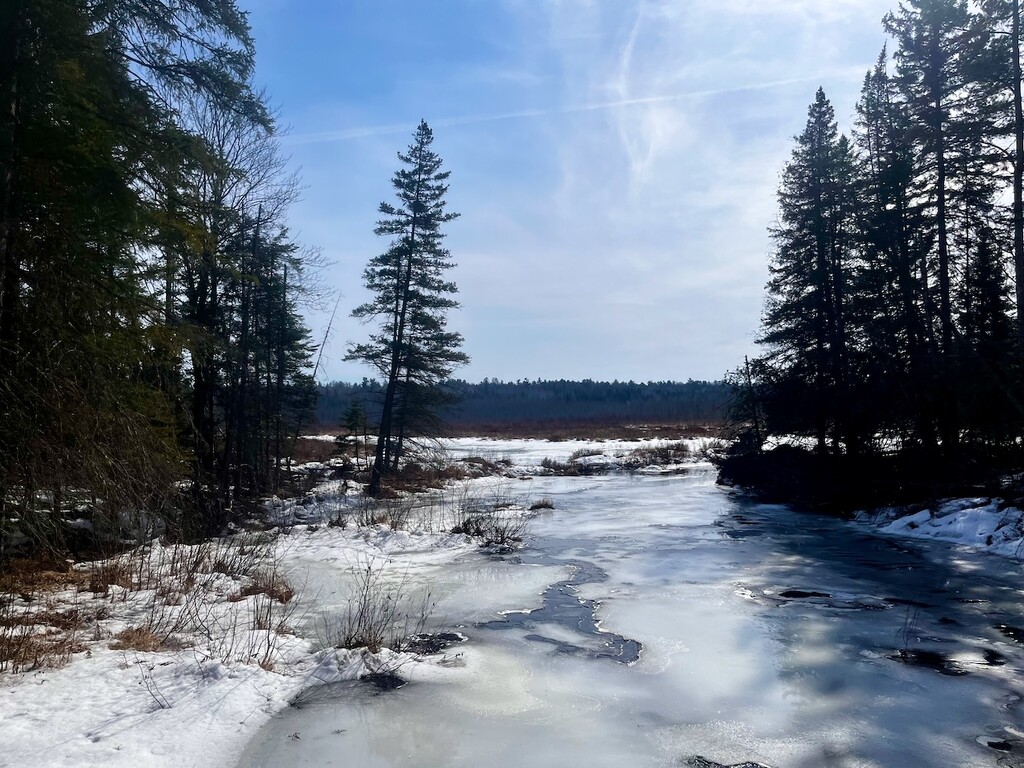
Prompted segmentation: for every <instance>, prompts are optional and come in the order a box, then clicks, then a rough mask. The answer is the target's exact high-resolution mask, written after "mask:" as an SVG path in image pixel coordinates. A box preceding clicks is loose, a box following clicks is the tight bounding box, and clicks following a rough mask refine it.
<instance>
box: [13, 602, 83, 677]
mask: <svg viewBox="0 0 1024 768" xmlns="http://www.w3.org/2000/svg"><path fill="white" fill-rule="evenodd" d="M18 599H19V598H15V597H14V596H13V595H11V594H7V595H4V596H2V597H0V672H8V671H9V672H14V673H18V672H28V671H31V670H34V669H39V668H42V667H60V666H63V665H64V664H66V663H67V662H68V661H70V659H71V657H72V655H74V654H76V653H80V652H81V651H83V650H85V645H84V644H83V643H82V641H81V638H82V632H83V629H84V627H85V626H86V625H87V624H88V623H89V622H91V621H95V620H96V619H97V618H98V616H99V612H98V611H94V612H93V613H92V614H86V612H85V611H82V610H80V609H78V608H68V609H64V610H57V609H56V608H49V607H48V608H45V609H43V610H31V608H32V606H31V604H25V603H23V604H16V600H18Z"/></svg>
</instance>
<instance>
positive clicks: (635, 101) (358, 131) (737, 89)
mask: <svg viewBox="0 0 1024 768" xmlns="http://www.w3.org/2000/svg"><path fill="white" fill-rule="evenodd" d="M868 69H869V67H864V68H857V69H854V68H852V67H851V68H848V69H841V70H833V71H831V72H824V73H819V74H818V75H815V76H814V77H794V78H789V79H786V80H771V81H769V82H764V83H752V84H750V85H737V86H732V87H729V88H708V89H705V90H700V91H687V92H685V93H673V94H667V95H662V96H641V97H637V98H632V99H617V100H615V101H601V102H595V103H593V104H575V105H570V106H566V107H555V108H551V109H523V110H519V111H515V112H498V113H494V114H489V115H462V116H459V117H442V118H436V119H434V120H431V121H430V124H431V125H432V126H434V127H449V126H455V125H475V124H479V123H493V122H498V121H500V120H520V119H523V118H529V117H547V116H551V115H571V114H577V113H582V112H599V111H601V110H606V109H616V108H619V107H632V106H640V105H644V104H661V103H665V102H672V101H683V100H685V99H701V98H706V97H708V96H725V95H728V94H731V93H744V92H749V91H765V90H770V89H772V88H781V87H784V86H787V85H800V84H803V83H813V82H821V81H822V80H837V79H844V80H845V79H850V78H852V77H857V78H860V77H863V76H864V73H865V72H866V71H867V70H868ZM408 130H409V125H408V124H407V123H402V124H396V125H369V126H361V127H356V128H343V129H341V130H338V131H324V132H322V133H303V134H298V135H293V136H285V137H284V138H283V140H284V142H285V143H287V144H319V143H323V142H332V141H349V140H351V139H362V138H367V137H370V136H383V135H387V134H391V133H405V132H407V131H408Z"/></svg>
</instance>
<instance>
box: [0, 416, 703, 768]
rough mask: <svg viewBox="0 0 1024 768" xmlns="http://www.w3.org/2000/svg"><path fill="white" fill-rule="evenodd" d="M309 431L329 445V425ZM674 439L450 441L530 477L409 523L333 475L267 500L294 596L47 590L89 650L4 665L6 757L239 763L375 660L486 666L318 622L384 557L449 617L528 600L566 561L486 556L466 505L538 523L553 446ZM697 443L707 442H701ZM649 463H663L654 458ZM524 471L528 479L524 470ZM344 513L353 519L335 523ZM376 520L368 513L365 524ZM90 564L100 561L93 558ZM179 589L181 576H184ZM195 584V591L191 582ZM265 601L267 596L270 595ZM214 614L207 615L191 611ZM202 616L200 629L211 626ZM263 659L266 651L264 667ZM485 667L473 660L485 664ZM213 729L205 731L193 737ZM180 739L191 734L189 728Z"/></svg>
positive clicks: (163, 570) (385, 664) (37, 761)
mask: <svg viewBox="0 0 1024 768" xmlns="http://www.w3.org/2000/svg"><path fill="white" fill-rule="evenodd" d="M305 437H306V438H307V439H311V440H322V441H333V440H334V439H335V438H334V436H332V435H307V436H305ZM666 442H669V441H664V440H643V441H601V442H592V441H585V440H573V441H563V442H547V441H537V440H501V441H496V440H486V439H476V438H462V439H458V440H452V441H446V442H445V444H444V446H443V447H445V448H446V449H447V450H449V451H450V452H451V453H452V454H453V456H454V457H456V458H459V457H470V456H482V457H494V458H495V459H499V458H509V459H511V460H512V461H514V462H515V466H513V467H510V469H511V470H512V471H511V472H510V474H513V475H515V476H518V477H519V478H520V479H518V480H516V479H508V478H500V477H499V478H495V477H485V478H479V479H475V480H471V481H467V482H465V483H463V484H460V485H458V486H455V487H453V488H449V489H446V490H443V491H440V492H433V493H431V494H428V495H426V496H420V497H417V498H416V499H414V500H413V502H412V503H411V505H410V508H409V511H408V519H407V520H406V521H405V527H406V530H392V529H391V528H390V527H388V526H387V525H384V524H374V525H364V526H362V527H360V526H357V525H356V522H358V517H359V504H360V496H359V493H360V491H361V487H360V486H359V485H358V484H354V483H347V482H344V481H333V480H326V481H324V482H321V483H320V484H318V485H317V487H316V488H315V489H314V490H313V492H312V493H311V494H309V495H308V496H307V497H305V498H303V499H276V498H272V499H270V500H269V501H268V502H267V503H266V505H265V512H266V519H267V520H268V522H270V523H271V524H273V525H276V526H279V527H280V533H279V534H278V535H276V537H275V538H274V540H273V542H272V544H271V545H270V549H269V551H268V554H267V557H268V561H269V562H270V563H271V564H273V565H274V566H275V567H276V568H277V569H279V571H280V572H281V573H283V574H285V575H286V576H287V578H288V581H289V583H290V584H291V585H292V586H293V588H294V589H295V590H296V596H295V598H294V599H293V600H292V601H291V602H289V603H288V604H287V605H285V606H282V605H280V604H278V603H276V602H274V601H273V600H270V599H269V598H268V597H267V596H266V595H259V594H257V595H255V596H251V597H244V598H243V597H241V596H240V595H239V591H240V589H241V588H242V586H243V585H244V584H246V583H248V582H247V581H246V580H245V577H242V578H241V579H238V578H233V577H231V576H228V575H226V574H220V573H209V574H205V575H204V576H203V580H202V584H201V586H197V587H195V588H189V589H183V590H182V594H181V595H180V596H178V597H177V598H174V599H167V600H164V598H163V597H161V595H160V594H159V590H161V589H164V590H165V591H166V586H164V587H161V586H160V584H159V583H154V584H148V585H146V588H145V589H140V588H136V589H133V590H131V591H129V590H124V589H122V588H120V587H118V586H117V585H116V584H112V585H111V586H110V587H109V590H108V592H107V594H106V595H93V594H91V593H89V592H85V591H82V592H78V591H76V590H74V589H69V590H65V591H64V592H59V593H54V594H50V595H47V596H46V599H45V606H43V605H42V601H41V600H40V601H37V602H36V603H35V604H25V605H19V606H17V607H16V610H18V611H21V612H25V613H31V612H33V611H39V610H42V609H43V608H44V607H45V608H48V609H66V608H73V607H79V608H81V609H82V610H83V611H84V612H85V613H86V614H89V615H93V614H95V615H96V618H95V620H94V621H93V622H92V624H91V625H90V627H89V628H87V629H86V630H85V631H84V633H83V635H84V636H79V637H76V638H75V639H76V641H78V642H79V643H80V647H81V650H80V652H77V653H74V654H72V656H71V657H70V661H69V663H67V664H64V665H63V666H58V667H56V668H43V669H38V670H35V671H30V672H22V673H18V674H11V673H9V674H4V675H2V676H0V721H2V722H3V728H2V730H0V766H15V765H16V766H19V768H36V767H38V768H43V767H44V766H45V767H49V766H83V765H100V764H102V765H110V766H120V765H124V766H128V765H131V766H139V767H141V768H162V767H163V766H175V767H177V766H192V767H194V768H201V767H202V766H222V765H228V764H231V763H232V762H233V761H234V760H235V759H236V758H237V756H238V755H239V754H240V753H241V751H242V749H243V747H244V745H245V744H246V743H247V742H248V741H249V740H250V739H251V738H252V736H253V734H254V733H255V732H256V731H258V729H259V728H260V727H261V726H262V725H264V724H265V723H266V722H267V721H268V719H269V718H271V717H272V716H273V715H274V714H275V713H278V712H280V711H281V710H282V709H283V708H285V707H287V705H288V703H289V702H290V701H292V700H293V699H294V698H295V697H296V696H297V695H299V694H300V693H302V692H304V691H308V690H310V689H312V688H317V687H320V686H330V685H334V684H337V683H339V682H342V681H345V680H354V679H356V678H358V677H359V676H361V675H362V674H364V673H366V672H376V671H381V670H394V669H399V668H400V669H401V674H402V676H403V677H405V678H407V679H413V680H415V679H431V680H443V679H447V678H450V677H452V676H456V677H458V676H459V675H466V674H471V675H472V674H480V672H479V665H478V664H476V662H475V660H479V658H480V655H479V652H478V651H476V650H474V649H462V648H460V649H458V652H457V656H458V659H459V661H458V663H457V664H452V663H440V662H450V661H451V659H449V658H447V657H442V658H441V659H432V658H427V659H424V658H419V657H416V656H414V655H412V654H398V653H393V652H391V651H388V650H387V649H384V650H382V651H381V652H380V653H377V654H371V653H369V652H368V651H366V649H357V650H341V649H334V648H326V649H324V650H321V648H320V646H321V645H322V644H323V638H320V637H318V631H317V627H318V625H321V624H323V622H324V617H325V616H327V615H330V614H331V613H334V614H337V612H339V611H343V610H344V608H345V606H346V605H347V603H348V601H349V600H350V598H351V594H352V590H353V587H354V585H355V583H356V581H357V579H358V574H359V573H361V572H362V571H363V570H365V569H366V568H370V569H372V570H373V571H374V572H375V573H376V574H377V575H378V576H379V578H380V579H381V580H382V583H387V584H390V585H392V586H393V587H396V588H401V589H404V590H405V591H406V594H405V599H408V600H409V601H410V603H411V602H412V601H414V600H417V599H429V600H430V601H431V604H432V605H433V606H434V609H435V610H436V611H437V613H438V615H440V616H443V615H444V613H445V612H447V611H449V609H451V610H456V607H457V612H458V615H459V616H461V617H463V619H466V620H487V619H490V618H494V617H495V616H497V615H498V613H499V611H503V610H504V611H507V610H509V609H510V607H511V609H512V610H531V609H532V608H534V607H536V605H537V600H538V599H539V598H538V595H539V593H540V592H541V591H543V589H544V588H545V587H546V586H547V585H548V584H550V583H552V582H554V581H557V580H558V579H560V578H564V576H565V569H564V568H562V567H560V566H545V565H526V566H523V565H519V566H518V567H514V566H512V565H510V564H508V563H504V562H496V561H492V560H489V559H488V558H486V557H485V556H482V555H481V553H480V544H479V541H478V540H474V539H471V538H470V537H469V536H465V535H462V534H451V533H447V532H446V531H448V530H451V527H452V518H451V516H452V515H453V514H455V511H454V510H455V509H456V507H457V506H458V504H459V503H465V501H466V499H467V498H469V497H474V498H479V499H483V500H485V501H486V500H490V501H491V502H492V503H495V505H496V506H497V504H496V502H498V501H500V502H501V507H502V510H501V512H500V515H501V516H502V518H503V519H505V520H508V521H512V524H515V521H516V520H519V519H526V518H528V517H530V516H532V514H533V513H530V512H528V511H527V506H528V505H529V503H530V501H531V500H532V499H531V498H530V496H529V494H530V493H531V492H532V490H533V489H532V486H531V484H530V482H529V481H528V477H529V475H530V474H532V473H535V472H537V471H538V470H539V469H540V464H541V462H542V461H543V460H544V459H545V458H551V459H554V460H558V461H567V460H568V459H569V457H570V456H571V454H573V452H575V451H580V450H591V451H599V453H598V454H597V455H594V456H588V457H583V458H582V459H581V461H586V462H593V463H606V464H608V465H610V466H614V465H615V464H616V462H617V460H618V458H620V457H621V456H622V455H624V454H625V453H627V452H629V451H632V450H634V449H636V448H638V447H653V446H657V445H661V444H664V443H666ZM690 442H691V443H692V444H693V445H692V447H693V449H694V450H695V451H696V450H697V449H698V448H699V447H700V441H690ZM331 466H332V462H331V461H328V462H309V463H307V464H305V465H303V466H301V467H297V468H296V469H297V470H299V471H307V472H315V471H321V472H322V471H325V470H327V469H329V468H330V467H331ZM648 471H650V472H662V471H665V468H664V467H652V468H650V469H649V470H648ZM524 480H525V481H526V482H524ZM331 521H333V522H334V523H339V522H344V523H345V526H344V527H339V526H337V525H328V523H329V522H331ZM363 522H366V521H363ZM147 551H148V552H149V554H148V555H147V556H146V557H148V561H147V562H148V564H149V567H150V569H151V572H152V578H153V579H154V580H156V581H160V580H161V579H166V578H168V574H169V573H170V570H171V566H169V565H168V562H169V560H170V559H171V558H172V557H174V556H175V552H177V555H178V556H182V555H183V553H188V552H191V551H192V550H190V549H189V548H179V549H178V550H175V549H174V548H171V547H161V546H160V544H159V542H153V543H152V544H151V545H149V548H148V550H147ZM86 567H89V566H86ZM179 586H180V585H179ZM186 593H187V594H186ZM261 600H262V602H260V601H261ZM155 606H160V607H159V612H160V616H159V617H157V618H159V620H160V621H161V622H163V623H164V624H165V625H166V626H170V625H172V624H173V625H176V624H182V627H181V628H180V631H176V632H174V633H170V634H173V639H174V640H175V642H176V643H177V644H178V646H179V649H177V650H173V649H172V650H161V651H158V652H150V651H144V650H130V649H121V650H119V649H116V648H115V647H113V646H117V645H118V641H117V637H116V636H117V635H118V634H119V633H120V632H122V631H124V630H127V629H130V628H134V627H140V626H145V625H147V622H150V623H152V621H153V620H154V619H153V613H154V611H156V610H157V608H155ZM268 606H269V609H271V610H273V611H274V614H273V615H274V622H279V621H280V622H282V623H284V624H286V625H287V631H286V632H284V633H283V634H282V633H279V632H277V631H274V630H273V629H254V628H253V626H254V625H253V621H254V617H255V616H256V614H257V612H258V611H259V610H266V609H268ZM192 614H194V615H195V616H200V615H201V616H203V617H204V620H203V621H202V622H192V623H193V624H195V625H196V626H191V625H189V626H185V625H186V624H189V622H187V621H185V618H187V617H188V616H190V615H192ZM200 625H201V626H200ZM257 661H262V662H263V665H262V666H261V665H260V664H258V663H255V662H257ZM474 669H476V670H477V672H473V670H474ZM198 734H202V738H196V737H195V736H194V735H198ZM183 735H188V736H185V737H183Z"/></svg>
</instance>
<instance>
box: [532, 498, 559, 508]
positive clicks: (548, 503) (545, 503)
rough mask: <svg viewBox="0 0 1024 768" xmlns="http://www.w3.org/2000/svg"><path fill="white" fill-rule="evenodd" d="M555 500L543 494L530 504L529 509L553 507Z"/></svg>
mask: <svg viewBox="0 0 1024 768" xmlns="http://www.w3.org/2000/svg"><path fill="white" fill-rule="evenodd" d="M554 508H555V502H553V501H552V500H551V499H549V498H548V497H547V496H545V497H544V498H542V499H537V500H536V501H535V502H533V504H531V505H530V511H531V512H536V511H537V510H539V509H554Z"/></svg>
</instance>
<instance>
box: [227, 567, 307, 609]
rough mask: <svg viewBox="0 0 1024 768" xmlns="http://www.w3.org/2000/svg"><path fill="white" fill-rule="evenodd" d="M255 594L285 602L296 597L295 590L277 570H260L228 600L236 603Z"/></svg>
mask: <svg viewBox="0 0 1024 768" xmlns="http://www.w3.org/2000/svg"><path fill="white" fill-rule="evenodd" d="M253 595H266V596H267V597H269V598H270V599H271V600H276V601H277V602H279V603H281V604H284V603H287V602H290V601H291V599H292V598H293V597H295V590H294V589H293V588H292V586H291V584H289V583H288V582H287V581H285V579H284V576H282V575H281V574H280V573H278V572H277V571H276V570H259V571H256V572H255V573H254V574H253V575H252V581H250V582H249V583H248V584H246V585H245V586H244V587H242V588H241V589H240V590H239V591H238V592H237V593H236V594H234V595H231V596H230V597H229V598H228V600H229V601H231V602H233V603H236V602H238V601H239V600H244V599H245V598H247V597H252V596H253Z"/></svg>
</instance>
